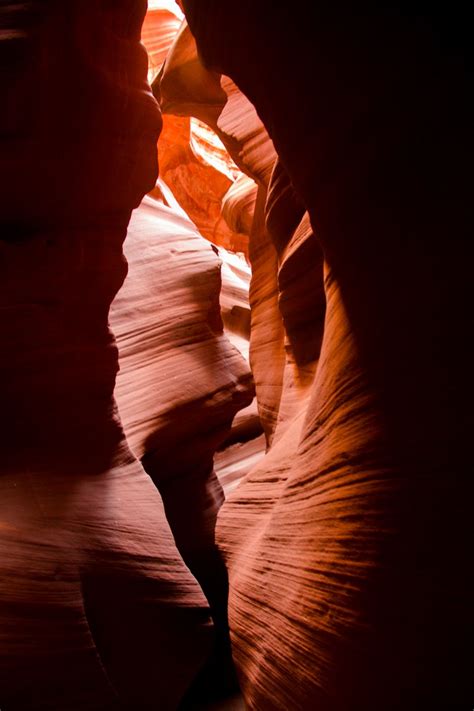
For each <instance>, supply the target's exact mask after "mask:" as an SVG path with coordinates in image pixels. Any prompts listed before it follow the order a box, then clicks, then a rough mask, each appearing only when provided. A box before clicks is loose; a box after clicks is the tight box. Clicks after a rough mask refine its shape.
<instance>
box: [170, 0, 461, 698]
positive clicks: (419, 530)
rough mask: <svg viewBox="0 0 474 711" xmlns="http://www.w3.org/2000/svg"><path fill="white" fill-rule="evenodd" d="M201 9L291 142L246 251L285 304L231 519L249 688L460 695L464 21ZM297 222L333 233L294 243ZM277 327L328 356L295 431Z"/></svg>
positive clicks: (373, 12) (204, 47) (235, 609)
mask: <svg viewBox="0 0 474 711" xmlns="http://www.w3.org/2000/svg"><path fill="white" fill-rule="evenodd" d="M183 5H184V9H185V13H186V16H187V20H188V22H189V26H190V29H191V31H192V33H193V35H194V37H195V38H196V41H197V45H198V49H199V58H200V60H201V61H202V62H203V63H204V65H205V66H206V67H207V69H208V71H209V73H210V75H212V72H219V73H223V74H225V75H227V76H228V77H230V78H231V79H232V80H233V82H235V84H236V85H237V86H238V87H239V89H240V90H241V92H243V94H244V95H245V96H246V97H247V98H248V99H249V100H250V101H251V102H252V104H253V105H254V106H255V108H256V110H257V112H258V116H259V117H260V119H261V121H262V122H263V124H264V125H265V127H266V129H267V131H268V133H269V135H270V136H271V139H272V141H273V144H274V147H275V149H276V152H277V153H278V157H279V164H277V167H275V168H274V171H273V176H274V177H273V192H274V199H273V198H272V190H271V189H270V191H269V193H268V197H267V202H266V208H265V209H264V211H263V213H264V215H266V228H267V229H266V234H267V238H268V239H269V240H270V242H271V244H272V245H273V248H274V250H275V251H276V256H275V255H274V256H273V260H272V259H270V258H269V257H265V258H262V266H261V269H259V264H258V254H259V251H263V249H264V245H265V241H264V239H263V240H262V239H257V240H256V241H255V243H254V247H253V248H252V243H251V244H250V256H251V259H252V250H254V251H253V265H254V272H253V280H254V284H253V289H254V292H253V293H254V296H255V294H258V293H259V291H260V293H262V294H263V290H264V289H265V288H266V289H267V292H266V293H267V294H268V297H267V299H268V302H269V304H270V303H272V304H273V306H272V309H273V311H271V310H270V309H268V310H267V311H266V317H265V329H266V334H267V335H266V337H264V338H263V339H262V345H261V346H260V344H259V347H257V345H256V347H255V348H254V350H253V356H252V368H253V371H254V374H255V378H256V386H257V396H258V397H259V398H261V397H263V400H261V408H260V411H261V414H262V419H263V421H264V424H265V428H266V431H267V436H268V438H269V442H270V444H271V447H270V449H269V451H268V453H267V455H266V457H265V458H264V459H263V460H262V461H261V462H260V463H259V464H258V465H257V466H256V467H255V468H253V470H252V471H251V472H250V473H249V474H248V475H247V477H246V478H245V479H244V480H243V482H242V483H241V484H240V486H239V487H237V488H236V489H235V490H234V492H232V493H231V494H230V496H229V497H228V499H227V501H226V502H225V504H224V505H223V507H222V509H221V511H220V513H219V516H218V520H217V542H218V545H219V547H220V550H221V551H222V553H223V555H224V558H225V561H226V564H227V567H228V571H229V586H230V593H229V624H230V630H231V639H232V643H233V654H234V659H235V662H236V665H237V669H238V674H239V678H240V681H241V685H242V689H243V693H244V696H245V699H246V702H247V704H248V706H249V708H252V709H287V708H292V709H293V708H294V709H313V708H318V709H368V708H370V709H379V708H384V709H400V708H413V709H415V708H429V707H435V708H440V707H443V708H463V707H464V706H466V704H468V699H471V698H472V692H473V690H472V675H471V674H470V670H469V662H468V658H469V654H468V653H467V652H466V650H467V649H468V644H469V635H470V630H472V606H471V605H470V602H469V599H468V598H469V594H468V591H469V590H470V586H469V581H468V576H469V563H468V561H469V556H470V552H469V543H468V541H469V540H470V539H471V536H472V524H471V521H472V517H471V515H470V501H471V491H472V485H471V481H472V477H471V476H470V473H469V472H468V470H469V466H468V462H469V460H470V457H469V449H468V442H469V432H470V429H471V427H470V425H471V422H472V417H471V414H470V405H469V397H467V393H466V385H467V383H468V382H469V381H470V377H469V373H470V365H469V364H470V359H471V358H472V350H471V348H470V346H469V344H468V342H469V338H468V334H467V330H466V326H467V323H468V322H469V319H470V313H471V308H470V293H469V289H468V283H469V271H470V267H469V263H468V261H467V260H466V254H467V246H468V242H469V239H470V234H472V209H471V205H472V200H471V198H470V194H469V193H470V187H469V186H470V178H469V175H470V168H469V166H470V165H471V164H472V132H471V130H470V128H469V127H470V125H471V122H472V105H471V102H470V100H469V86H470V85H471V74H470V69H471V66H472V65H469V64H468V55H467V49H468V44H467V35H466V33H465V31H464V29H463V21H462V20H461V19H459V18H456V20H453V19H452V18H454V17H455V13H454V12H453V14H452V15H450V16H449V17H442V16H441V15H438V14H437V11H435V10H432V11H428V10H427V8H426V7H421V5H420V7H418V5H417V4H415V6H413V5H410V6H408V5H406V4H402V6H401V7H400V8H398V7H397V8H394V7H392V6H385V5H384V4H382V5H379V6H377V8H375V7H374V6H369V5H367V6H365V5H364V6H363V7H360V6H357V8H354V7H352V6H351V5H350V4H349V3H347V4H343V6H342V7H340V6H338V7H337V8H328V7H324V8H322V7H321V8H318V7H314V6H313V4H310V3H304V2H303V3H298V4H297V5H296V6H295V5H292V6H290V5H288V4H286V5H278V6H276V5H275V4H274V3H270V2H261V3H258V4H256V3H252V2H250V0H248V1H244V2H239V3H237V2H232V1H230V0H229V1H226V2H216V1H214V0H205V1H204V2H195V0H185V2H184V3H183ZM457 9H458V10H459V8H457ZM461 17H463V15H462V14H461ZM465 20H466V18H464V22H465ZM187 66H188V67H189V66H190V65H189V63H188V65H187ZM165 76H166V66H165ZM227 81H228V80H227V79H223V80H222V88H224V87H225V85H226V82H227ZM228 102H229V104H231V98H229V99H228ZM211 119H212V120H214V122H216V119H215V117H211ZM208 120H209V119H208ZM217 123H219V119H217ZM239 155H240V157H241V156H242V152H240V154H239ZM234 160H236V162H237V159H236V158H234ZM285 190H287V191H288V190H289V191H290V192H291V193H292V195H291V196H290V198H291V199H290V203H288V202H287V201H286V200H285V202H283V201H282V202H281V211H280V210H279V209H278V203H279V201H278V197H279V196H281V195H283V193H284V191H285ZM305 209H307V210H308V214H309V219H308V218H304V216H303V213H304V210H305ZM272 213H273V217H272ZM287 216H288V224H286V223H285V219H286V217H287ZM299 220H302V221H304V222H302V224H301V226H300V227H298V228H297V231H298V230H300V233H301V234H302V235H307V234H309V233H310V232H311V233H314V235H316V238H317V245H316V246H313V244H312V243H311V241H310V240H307V246H306V247H305V249H308V250H311V251H309V252H308V253H307V256H306V257H303V256H302V255H303V254H304V252H302V255H301V256H300V257H299V258H298V257H296V258H295V257H293V255H292V246H291V243H292V241H294V242H296V243H297V242H298V238H294V237H293V238H292V239H291V240H290V242H288V234H289V231H290V230H291V228H294V227H296V225H297V222H298V221H299ZM294 234H296V233H294ZM267 238H265V239H267ZM281 239H286V244H284V245H282V242H281V241H280V240H281ZM313 239H314V238H313ZM282 246H283V250H282ZM269 252H270V253H271V250H269ZM322 253H323V254H324V294H325V301H326V312H325V317H324V318H325V320H324V334H323V338H322V347H321V351H320V352H318V346H319V343H320V341H321V316H322V314H323V308H322V307H321V305H320V304H321V288H322V287H321V284H322V282H321V269H322V262H321V259H322V258H321V254H322ZM292 257H293V259H294V261H293V263H292V262H291V258H292ZM285 263H287V265H288V268H285ZM310 265H311V266H312V268H313V269H315V270H316V271H315V272H314V276H311V277H310V276H309V274H310V273H311V271H308V267H309V266H310ZM303 267H304V268H305V269H304V271H306V274H307V275H308V276H306V275H305V274H304V273H301V275H299V273H300V272H299V270H301V269H302V268H303ZM275 274H278V277H279V283H278V284H277V287H276V288H275ZM296 274H298V275H299V276H298V278H297V279H296ZM293 276H295V281H297V282H300V280H301V284H304V287H303V286H302V287H301V290H300V291H298V285H296V286H295V285H293V289H294V291H291V289H290V286H291V285H292V277H293ZM272 280H273V286H272V285H271V284H272ZM286 283H288V288H287V289H286V288H285V286H286ZM265 284H266V286H264V285H265ZM278 302H279V303H278ZM260 303H261V302H260ZM259 305H260V304H259V301H258V299H257V300H256V302H254V305H253V309H254V310H253V313H252V328H253V327H254V326H255V328H256V329H257V328H259V319H258V311H257V309H258V307H259ZM317 314H319V316H317ZM281 317H283V322H284V323H283V326H285V333H286V338H285V336H282V323H281ZM290 336H291V338H290ZM256 338H257V337H256ZM251 340H252V338H251ZM282 340H283V343H284V347H285V348H286V346H287V343H288V341H290V342H291V345H292V353H293V356H294V359H295V361H296V362H298V358H299V359H300V360H299V362H300V363H304V362H308V363H309V362H313V363H314V359H315V356H316V361H317V363H316V364H315V366H313V368H314V367H315V375H314V377H312V376H311V375H310V374H309V377H308V381H307V382H308V383H309V385H308V389H307V391H306V392H307V394H306V397H305V398H302V399H299V400H298V401H297V402H296V403H291V402H290V403H289V409H288V415H287V416H286V417H285V418H284V419H285V420H286V423H285V425H284V427H283V428H280V430H279V418H280V412H281V411H282V410H286V407H285V405H284V402H283V400H284V392H285V387H284V381H285V375H284V372H285V368H286V366H285V358H284V357H283V355H279V356H278V353H280V354H281V346H278V343H282ZM257 342H258V339H257ZM299 347H301V348H302V352H301V353H300V352H299ZM306 347H308V353H307V354H306V353H305V348H306ZM279 348H280V350H278V349H279ZM278 364H279V365H278ZM260 371H262V372H263V373H266V374H270V375H269V383H268V390H269V391H270V393H271V395H272V397H271V398H269V397H268V396H267V395H266V394H265V390H262V384H263V380H264V378H265V375H262V378H260V376H259V372H260ZM270 386H271V388H270ZM293 389H294V387H293ZM282 398H283V400H282ZM275 403H277V404H276V405H275ZM275 412H276V413H278V414H277V415H275Z"/></svg>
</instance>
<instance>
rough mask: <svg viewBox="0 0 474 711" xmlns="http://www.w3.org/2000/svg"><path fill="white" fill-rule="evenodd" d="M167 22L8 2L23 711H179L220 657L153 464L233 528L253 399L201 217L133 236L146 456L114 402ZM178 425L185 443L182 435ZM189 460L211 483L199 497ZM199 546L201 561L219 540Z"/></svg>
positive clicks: (160, 220) (4, 642)
mask: <svg viewBox="0 0 474 711" xmlns="http://www.w3.org/2000/svg"><path fill="white" fill-rule="evenodd" d="M145 9H146V8H145V3H141V2H136V3H133V4H130V3H115V4H113V3H112V4H111V3H101V4H97V3H93V4H88V5H87V7H86V6H85V5H84V3H81V2H68V3H66V4H63V3H56V2H31V3H21V4H20V3H10V4H9V5H8V6H6V7H5V6H3V5H2V7H1V8H0V22H1V30H0V51H1V53H2V85H1V91H2V96H3V103H2V106H3V107H4V110H3V109H2V114H1V117H0V123H1V128H2V132H1V142H2V149H1V157H0V163H1V178H2V190H1V198H0V200H1V221H2V224H1V240H0V269H1V277H0V283H1V287H0V302H1V309H0V313H1V326H0V332H1V343H2V345H1V351H0V373H1V376H0V378H1V386H0V387H1V396H2V425H1V433H2V434H1V436H2V459H1V464H0V469H1V474H0V489H1V493H0V707H1V708H2V709H7V710H8V711H15V710H18V711H20V710H21V711H23V710H26V709H48V710H52V709H57V711H72V710H75V709H88V710H89V709H101V710H102V709H124V708H130V709H142V708H143V709H145V708H157V709H175V708H176V707H177V705H178V703H179V701H180V699H181V698H182V697H183V695H184V693H185V692H186V689H187V688H188V687H189V685H190V684H191V682H192V681H193V679H194V678H195V677H196V675H197V674H198V672H199V670H200V668H201V667H202V666H203V665H204V664H205V662H206V660H207V658H208V657H209V654H210V652H211V649H212V647H213V644H214V633H213V625H212V621H211V615H210V610H209V604H208V601H207V600H206V598H205V596H204V594H203V592H202V590H201V587H200V585H199V584H198V582H197V581H196V579H195V578H194V577H193V575H192V574H191V572H190V570H189V568H188V567H187V566H186V564H185V563H184V561H183V559H182V557H181V555H180V553H179V552H178V549H177V547H176V542H178V544H179V543H180V541H179V540H178V537H179V530H178V528H179V527H178V528H176V525H175V521H174V519H173V515H172V514H173V512H172V511H171V512H170V510H169V508H170V503H169V501H170V500H171V499H172V497H171V499H167V498H166V496H165V495H163V498H164V499H165V506H164V505H163V503H162V498H161V497H160V495H159V493H158V490H157V488H156V487H155V486H154V484H153V482H152V481H151V480H150V477H149V476H148V475H147V474H146V473H145V471H144V470H143V467H142V466H141V464H140V463H139V462H138V459H137V456H140V457H141V456H143V454H144V453H145V451H146V452H147V453H149V458H148V465H149V469H150V471H151V473H152V475H153V477H154V478H155V480H156V481H157V482H159V484H160V486H161V485H162V483H163V482H167V481H168V480H167V477H169V476H170V475H171V474H173V475H176V483H175V484H173V485H172V486H176V487H186V490H187V493H186V495H189V497H190V498H189V499H186V497H184V498H185V500H187V501H188V508H189V509H190V510H191V515H190V516H189V517H188V522H189V526H190V528H191V529H193V526H194V521H193V520H191V518H192V515H194V516H201V517H202V518H203V519H204V521H203V522H201V521H199V522H198V523H199V534H200V535H201V536H204V535H211V536H212V523H209V520H208V519H209V517H211V518H212V516H214V517H215V512H216V510H217V506H218V503H219V500H220V499H219V497H221V494H220V488H218V487H217V489H216V490H214V489H213V488H212V486H211V484H212V483H213V480H212V454H211V453H210V450H209V448H210V447H211V446H212V447H213V446H215V445H214V444H212V445H211V444H210V442H211V441H212V442H213V441H214V439H216V441H219V439H222V438H223V437H225V436H226V430H227V428H228V426H229V424H230V421H231V419H232V414H233V412H234V411H235V410H236V409H237V408H238V407H239V406H242V405H243V404H248V403H249V402H250V400H251V398H252V386H251V382H250V375H249V371H248V368H247V367H246V366H245V364H244V362H243V360H242V358H241V357H240V356H238V355H237V352H236V351H235V349H234V348H233V347H232V346H231V345H230V343H228V342H227V341H226V340H225V339H224V338H223V336H222V334H221V332H222V322H221V320H220V315H219V309H218V298H219V286H220V284H219V262H218V259H217V257H216V255H215V253H214V252H213V250H212V248H211V246H210V245H209V243H207V242H205V241H204V239H203V238H200V237H198V235H197V234H196V232H195V230H194V231H193V229H194V228H193V226H192V225H191V224H190V223H189V220H185V219H184V217H183V216H180V215H179V214H178V213H175V214H174V217H171V216H170V214H171V210H170V209H169V208H167V207H165V206H164V205H161V206H160V208H157V207H156V206H155V204H154V203H153V202H148V203H145V204H144V205H142V207H140V209H139V211H138V213H137V215H136V217H135V218H134V221H133V223H132V225H131V227H130V233H129V247H128V252H127V253H128V255H129V258H130V271H131V274H132V272H133V273H137V274H138V275H139V279H136V280H134V283H133V284H132V285H130V282H127V286H126V287H125V289H124V292H123V294H122V295H121V298H120V299H119V300H118V301H117V303H116V305H115V306H114V313H113V322H114V325H115V326H116V327H117V332H118V334H119V336H120V339H121V343H122V345H121V351H122V353H121V355H122V359H123V367H122V370H123V375H124V377H123V380H122V381H121V387H120V388H119V392H118V394H119V399H120V405H121V409H122V410H123V413H124V422H125V426H126V429H127V434H128V442H127V440H126V438H125V435H124V432H123V429H122V424H121V421H120V419H119V417H118V415H117V409H116V406H115V402H114V398H113V391H114V385H115V378H116V373H117V370H118V351H117V347H116V345H115V340H114V337H113V335H112V334H111V331H110V330H109V326H108V312H109V307H110V304H111V302H112V300H113V298H114V296H115V294H116V293H117V291H118V290H119V288H120V286H121V284H122V282H123V280H124V278H125V275H126V271H127V264H126V261H125V259H124V256H123V253H122V243H123V240H124V238H125V236H126V232H127V224H128V222H129V219H130V214H131V211H132V209H133V208H136V207H137V206H138V205H139V203H140V201H141V199H142V197H143V194H144V193H145V191H147V190H150V189H152V188H153V186H154V184H155V180H156V173H157V161H156V141H157V137H158V133H159V131H160V128H161V119H160V113H159V110H158V107H157V104H156V101H155V100H154V98H153V96H152V95H151V92H150V90H149V87H148V85H147V81H146V72H147V56H146V53H145V51H144V49H143V46H142V45H141V44H140V42H139V39H140V28H141V23H142V20H143V17H144V14H145ZM28 180H30V181H31V182H32V187H31V189H29V188H28V187H27V184H26V181H28ZM153 237H155V239H153ZM145 243H146V244H145ZM160 249H161V252H160ZM157 252H159V254H158V255H157ZM152 257H156V258H157V261H156V262H155V271H154V276H153V278H152V277H151V276H150V275H149V274H148V272H147V268H148V264H149V262H150V260H151V258H152ZM170 260H171V261H170ZM158 265H159V266H158ZM160 272H161V273H160ZM159 277H160V279H159ZM158 282H159V283H158ZM165 297H166V303H167V307H166V308H167V309H168V310H167V311H166V313H165V312H164V311H163V310H162V309H163V308H165V307H164V305H163V304H162V303H161V300H165ZM168 297H169V300H168ZM151 298H154V299H155V300H156V301H155V304H154V309H155V315H154V318H152V317H151V315H150V306H149V305H150V299H151ZM180 299H187V301H186V302H185V303H183V304H182V308H181V310H180V311H179V313H177V312H176V303H177V302H179V300H180ZM124 300H127V303H124ZM127 319H128V326H127V325H126V323H125V322H127ZM153 326H156V329H154V328H153ZM134 329H135V331H134ZM137 331H139V332H140V333H139V336H137ZM140 336H141V337H142V340H141V346H140V347H141V353H142V355H141V357H138V358H137V356H136V353H135V352H134V345H135V344H136V341H137V339H138V340H139V339H140ZM134 339H135V343H134ZM160 339H162V340H160ZM178 348H179V353H180V357H181V360H180V361H179V363H176V365H175V366H174V368H171V370H170V369H169V367H168V366H167V365H166V364H165V366H164V367H163V363H162V361H161V359H160V352H161V351H162V350H163V349H168V356H169V357H172V356H173V354H176V352H177V350H178ZM221 356H222V359H221ZM213 358H214V360H213ZM134 359H135V360H134ZM149 359H152V360H153V362H152V364H151V365H150V362H149ZM214 366H216V367H217V368H218V370H219V372H220V375H219V374H218V373H217V372H216V373H215V377H213V376H212V374H210V372H211V371H212V369H213V368H214ZM129 369H135V381H134V385H133V389H134V391H135V396H136V403H137V405H136V408H135V410H134V409H133V407H131V406H130V405H129V403H128V401H127V397H129V396H130V393H129V392H128V391H127V372H128V371H129ZM183 371H184V379H182V380H181V384H176V374H177V373H178V379H179V378H180V374H181V372H183ZM143 376H144V377H145V378H146V384H144V380H143ZM155 388H156V390H155ZM157 391H159V392H157ZM151 400H153V402H152V403H151ZM197 403H199V405H198V404H197ZM193 407H194V408H195V410H194V411H193ZM138 409H139V413H138V414H137V410H138ZM171 411H172V412H171ZM193 412H194V414H193ZM188 415H190V417H188ZM192 423H194V425H193V424H192ZM170 424H173V425H174V426H176V427H177V428H178V429H179V428H181V427H183V428H184V429H183V430H182V431H181V434H178V432H177V431H176V432H174V434H173V427H170ZM159 428H161V429H162V439H161V441H160V437H161V435H158V436H157V435H156V431H155V430H158V429H159ZM221 430H222V431H221ZM201 435H202V437H201ZM173 437H175V445H172V440H173ZM180 437H181V440H180ZM186 438H188V443H189V446H190V449H188V450H186V451H185V447H183V446H180V444H179V443H178V442H179V441H181V442H183V441H185V440H186ZM193 438H194V439H193ZM163 440H164V441H165V443H166V447H163ZM192 442H193V444H192ZM129 446H130V447H131V448H132V449H133V452H134V453H135V456H134V454H132V452H131V450H130V447H129ZM193 447H194V454H193V456H194V457H195V458H196V461H197V462H198V463H199V466H198V467H194V466H192V468H191V464H192V465H194V460H192V461H191V460H190V457H191V451H193ZM157 448H158V449H159V453H157V451H156V450H157ZM199 448H200V449H199ZM198 449H199V451H198ZM173 453H174V454H173ZM160 460H161V463H160ZM171 463H172V464H171ZM186 467H188V468H191V469H192V473H193V474H194V479H193V478H192V477H191V480H190V481H189V482H187V483H186V484H183V476H184V474H185V473H186ZM199 473H201V474H202V477H203V483H202V485H201V488H200V487H199V485H198V484H197V483H196V479H197V478H198V477H197V475H198V474H199ZM180 477H181V478H180ZM208 479H209V480H211V483H210V484H209V486H208V484H207V480H208ZM163 486H164V484H163ZM201 489H202V491H201ZM182 494H183V491H182V490H181V491H180V496H182ZM192 497H194V499H193V498H192ZM206 497H207V498H206ZM213 497H214V498H213ZM198 499H199V501H198ZM208 500H210V502H209V501H208ZM191 501H194V503H195V506H194V507H191ZM165 509H166V513H165ZM168 519H169V520H170V522H171V525H172V526H173V527H174V529H175V530H174V535H173V533H172V531H171V529H170V525H169V523H168ZM205 525H208V527H209V528H210V530H211V533H207V534H206V530H205ZM196 538H197V537H196ZM175 539H176V540H175ZM195 547H196V548H198V549H199V550H198V552H199V553H200V554H201V548H202V547H203V544H202V538H201V539H199V540H197V541H196V540H195ZM193 551H194V549H193ZM185 553H186V551H185ZM197 558H198V560H197V562H196V566H197V567H198V568H199V564H200V565H201V568H202V566H203V563H202V561H201V558H202V555H201V558H199V555H198V556H197ZM204 562H206V561H204ZM200 570H201V569H199V571H200ZM209 597H211V595H210V593H209Z"/></svg>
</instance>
